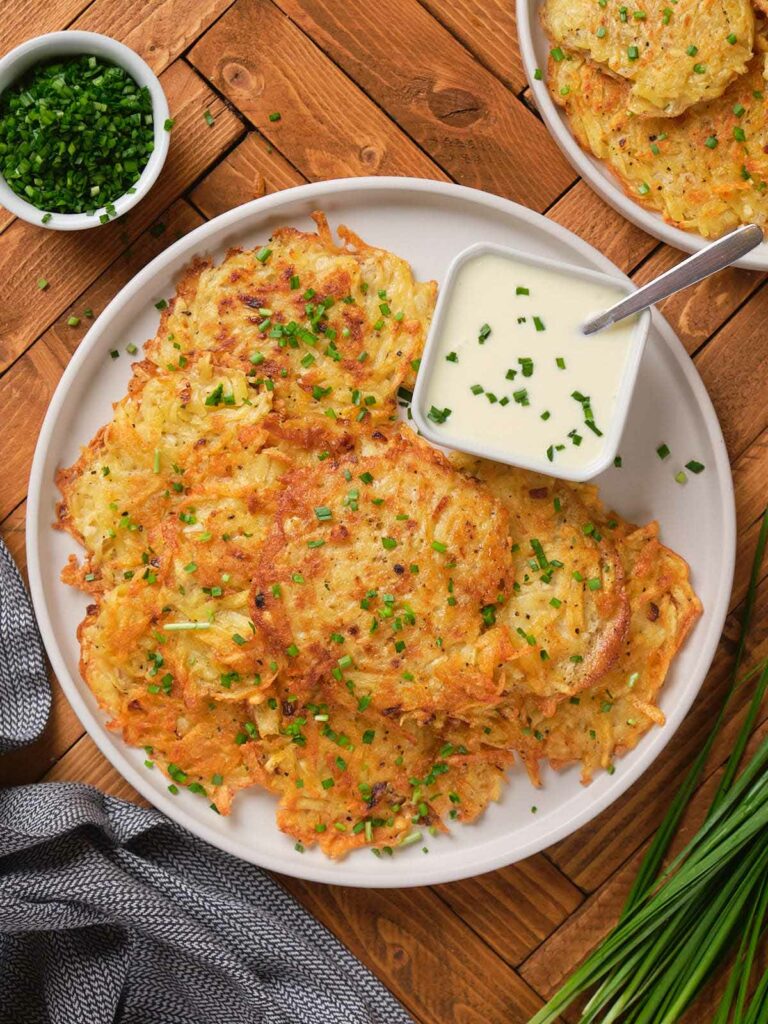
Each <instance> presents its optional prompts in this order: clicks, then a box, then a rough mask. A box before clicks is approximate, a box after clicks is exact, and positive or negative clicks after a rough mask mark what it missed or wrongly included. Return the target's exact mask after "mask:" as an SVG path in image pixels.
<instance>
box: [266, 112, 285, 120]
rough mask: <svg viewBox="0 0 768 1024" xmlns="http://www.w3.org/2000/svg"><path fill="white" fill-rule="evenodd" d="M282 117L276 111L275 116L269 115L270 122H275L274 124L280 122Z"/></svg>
mask: <svg viewBox="0 0 768 1024" xmlns="http://www.w3.org/2000/svg"><path fill="white" fill-rule="evenodd" d="M282 116H283V115H282V114H281V113H280V111H279V110H276V111H275V112H274V113H273V114H270V115H269V120H270V121H273V122H274V121H279V120H280V119H281V118H282Z"/></svg>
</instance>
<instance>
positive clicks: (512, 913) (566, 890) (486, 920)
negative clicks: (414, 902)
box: [434, 854, 584, 967]
mask: <svg viewBox="0 0 768 1024" xmlns="http://www.w3.org/2000/svg"><path fill="white" fill-rule="evenodd" d="M434 891H435V892H436V893H437V894H438V895H439V896H441V897H442V899H444V900H445V902H446V903H447V904H448V905H449V906H450V907H451V908H452V909H453V910H454V911H455V913H457V914H458V915H459V917H460V918H461V919H462V921H465V922H466V923H467V924H468V925H469V926H470V928H472V930H473V931H474V932H477V934H478V935H479V936H480V937H481V938H482V939H483V940H484V941H485V942H487V943H488V945H489V946H490V947H491V948H492V949H493V950H495V951H496V952H497V953H498V954H499V956H500V957H502V959H503V960H505V961H506V962H507V963H508V964H511V965H512V966H513V967H514V966H517V964H519V963H520V962H521V961H522V960H523V959H524V958H525V957H526V956H528V955H529V954H530V953H531V951H532V950H534V949H535V948H536V947H537V946H538V945H539V944H540V943H541V942H543V941H544V939H545V938H546V937H547V936H548V935H551V933H552V932H553V931H554V930H555V929H556V928H557V927H558V926H559V925H560V924H561V923H562V922H563V921H564V920H565V919H566V918H567V917H568V916H569V915H570V914H572V913H573V912H574V910H575V909H576V908H577V907H578V906H579V904H580V903H581V902H582V901H583V899H584V897H583V895H582V893H581V892H580V891H579V890H578V889H577V888H576V886H575V885H573V884H572V883H571V882H570V881H569V880H568V879H567V878H566V877H565V875H563V874H562V873H561V872H560V871H558V870H557V868H556V867H555V866H554V865H553V864H551V863H550V861H548V860H547V859H546V857H544V856H542V855H541V854H537V855H536V856H534V857H529V858H528V859H527V860H524V861H521V862H520V863H518V864H512V865H511V866H510V867H507V868H502V869H501V870H499V871H492V872H489V873H488V874H485V875H478V876H477V877H476V878H465V879H463V880H462V881H460V882H451V883H449V884H446V885H437V886H434Z"/></svg>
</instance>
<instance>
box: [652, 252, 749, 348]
mask: <svg viewBox="0 0 768 1024" xmlns="http://www.w3.org/2000/svg"><path fill="white" fill-rule="evenodd" d="M687 257H688V253H684V252H678V250H677V249H671V248H670V247H669V246H668V245H662V246H660V247H659V249H658V250H657V251H656V252H655V253H654V254H653V255H652V256H651V258H650V259H649V260H647V261H646V262H645V263H644V264H643V265H642V267H640V269H639V270H638V271H637V273H636V274H633V275H632V277H633V280H634V281H635V283H636V284H638V285H641V284H645V283H646V282H647V281H650V280H652V279H653V278H654V277H657V276H658V275H659V274H663V273H664V272H665V271H667V270H670V269H671V268H672V267H675V266H677V264H678V263H682V261H683V260H684V259H687ZM764 280H765V274H761V273H758V272H757V271H756V270H737V269H734V268H733V267H729V268H728V269H726V270H721V271H720V273H719V274H715V275H714V276H713V277H708V278H707V279H706V280H705V281H700V282H699V284H697V285H694V286H693V287H691V288H686V289H685V291H682V292H678V293H677V294H676V295H672V296H670V297H669V298H668V299H665V300H664V302H661V303H659V307H658V308H659V310H660V311H661V312H662V313H663V314H664V316H665V317H666V318H667V320H669V322H670V324H671V325H672V327H673V328H674V330H675V332H676V333H677V335H678V336H679V338H680V340H681V341H682V343H683V345H685V348H686V349H687V351H688V352H690V353H691V354H693V353H694V352H695V351H696V350H697V349H698V348H700V346H701V345H703V344H704V343H705V342H706V341H707V339H708V338H710V337H711V336H712V335H713V334H714V333H715V331H717V330H718V329H719V328H720V327H721V326H722V324H724V323H725V321H726V320H727V319H728V317H729V316H731V315H732V314H733V313H734V312H735V311H736V310H737V309H738V307H739V306H740V305H741V304H742V302H744V301H745V300H746V299H748V298H749V296H750V295H752V294H753V292H754V291H755V290H756V289H757V288H758V287H759V286H760V285H761V284H762V283H763V281H764Z"/></svg>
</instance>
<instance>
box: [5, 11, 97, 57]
mask: <svg viewBox="0 0 768 1024" xmlns="http://www.w3.org/2000/svg"><path fill="white" fill-rule="evenodd" d="M88 3H89V0H14V2H13V3H8V2H6V3H4V4H3V32H2V36H0V57H2V56H4V55H5V54H6V53H8V52H9V51H10V50H12V49H13V48H14V47H15V46H18V45H19V44H20V43H23V42H24V41H25V40H26V39H31V38H32V37H33V36H39V35H42V34H43V33H44V32H59V31H61V29H63V28H66V27H67V26H68V25H69V24H70V23H71V22H72V21H73V20H74V19H75V18H76V17H77V16H78V14H79V13H80V12H81V11H82V10H84V9H85V8H86V7H87V6H88Z"/></svg>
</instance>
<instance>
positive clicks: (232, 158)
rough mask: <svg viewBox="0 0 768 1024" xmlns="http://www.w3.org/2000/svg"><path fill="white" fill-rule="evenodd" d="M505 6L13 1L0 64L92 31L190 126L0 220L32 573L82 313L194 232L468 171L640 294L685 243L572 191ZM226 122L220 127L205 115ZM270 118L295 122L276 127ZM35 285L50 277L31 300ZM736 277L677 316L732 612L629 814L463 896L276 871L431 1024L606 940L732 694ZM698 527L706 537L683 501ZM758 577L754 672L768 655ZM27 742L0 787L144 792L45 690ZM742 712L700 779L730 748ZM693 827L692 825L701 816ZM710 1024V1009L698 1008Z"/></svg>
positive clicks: (749, 308) (708, 287) (757, 335)
mask: <svg viewBox="0 0 768 1024" xmlns="http://www.w3.org/2000/svg"><path fill="white" fill-rule="evenodd" d="M512 7H513V0H421V2H418V0H235V2H233V0H194V2H191V3H190V2H189V0H132V2H131V3H130V4H125V3H121V2H119V0H92V2H89V0H9V2H7V3H6V4H5V5H4V11H3V14H4V32H3V40H2V43H1V44H0V50H1V51H2V52H6V51H7V50H9V49H10V48H11V47H13V46H15V45H17V44H18V43H20V42H21V41H22V40H24V39H26V38H28V37H30V36H32V35H36V34H38V33H41V32H49V31H53V30H57V29H63V28H67V27H69V28H78V29H88V30H91V31H97V32H104V33H107V34H109V35H112V36H115V37H117V38H118V39H121V40H123V41H124V42H126V43H128V44H129V45H130V46H132V47H133V48H134V49H136V50H137V51H138V52H139V53H140V54H141V55H142V56H143V57H144V58H145V60H147V61H148V62H149V64H150V65H151V66H152V67H153V69H154V70H155V71H156V72H157V73H158V74H159V75H160V80H161V81H162V83H163V87H164V89H165V91H166V93H167V96H168V101H169V104H170V107H171V112H172V116H173V117H174V118H175V121H176V127H175V129H174V131H173V134H172V138H171V149H170V155H169V159H168V162H167V164H166V166H165V169H164V170H163V173H162V175H161V176H160V179H159V181H158V183H157V184H156V185H155V187H154V188H153V189H152V191H151V193H150V194H149V196H148V198H147V199H145V200H144V201H143V202H142V203H141V204H140V205H139V206H138V207H137V208H136V209H135V210H133V211H132V212H131V213H130V214H129V215H128V216H127V217H125V218H124V219H122V220H120V221H119V222H116V223H114V224H112V225H109V226H107V227H104V228H100V229H99V230H98V231H93V232H87V233H76V234H64V233H57V232H50V231H44V230H42V229H40V228H38V227H32V226H30V225H28V224H24V223H22V222H20V221H17V220H14V219H13V218H12V217H10V216H9V215H8V214H7V213H5V211H0V233H1V237H0V408H2V415H3V420H4V423H3V427H4V429H3V430H2V432H0V465H2V466H3V467H4V469H3V475H2V482H1V483H0V529H2V535H3V537H4V538H5V540H6V542H7V543H8V545H9V547H10V548H11V550H12V552H13V554H14V555H15V556H16V558H17V560H18V562H19V564H20V565H21V566H22V567H23V565H24V516H25V495H26V486H27V477H28V472H29V464H30V460H31V458H32V452H33V448H34V444H35V439H36V437H37V433H38V430H39V427H40V424H41V421H42V418H43V415H44V413H45V410H46V406H47V404H48V401H49V399H50V397H51V394H52V392H53V389H54V388H55V386H56V384H57V382H58V380H59V377H60V375H61V373H62V371H63V369H64V367H65V365H66V363H67V360H68V359H69V357H70V355H71V354H72V352H73V350H74V349H75V348H76V347H77V344H78V342H79V341H80V339H81V338H82V336H83V334H84V333H85V331H86V329H87V327H88V322H87V321H85V320H83V322H82V323H81V324H80V326H78V327H75V328H73V327H69V326H67V318H68V317H69V316H70V315H72V314H81V313H82V311H83V309H84V308H85V307H88V306H90V307H91V308H92V309H93V310H94V311H95V312H96V313H98V312H99V311H100V310H101V309H102V308H103V307H104V306H105V305H106V303H107V302H108V301H109V299H111V298H112V296H113V295H114V294H115V293H116V292H117V290H118V289H119V288H121V287H122V285H124V284H125V283H126V282H127V281H128V280H129V279H130V278H131V277H133V275H134V274H135V273H136V272H137V271H138V270H139V269H140V268H141V267H142V266H143V265H144V264H145V263H147V262H148V260H150V259H151V258H152V257H154V256H155V255H156V254H157V253H158V252H160V251H161V250H162V249H163V248H165V247H166V246H167V245H169V244H170V243H171V242H173V241H174V240H175V239H177V238H178V237H179V236H180V235H183V234H184V233H185V232H187V231H190V230H191V229H192V228H194V227H196V226H197V225H198V224H200V223H201V222H202V221H203V220H204V219H206V218H210V217H215V216H216V215H217V214H220V213H223V212H224V211H225V210H228V209H230V208H231V207H233V206H236V205H238V204H239V203H243V202H245V201H247V200H250V199H253V198H254V197H257V196H261V195H263V194H264V193H266V192H274V191H276V190H278V189H283V188H288V187H290V186H291V185H297V184H300V183H301V182H304V181H316V180H318V179H322V178H331V177H343V176H349V175H364V174H397V175H418V176H423V177H431V178H440V179H443V180H447V179H450V180H454V181H458V182H461V183H462V184H465V185H472V186H475V187H476V188H482V189H486V190H488V191H490V192H495V193H497V194H499V195H503V196H507V197H508V198H510V199H514V200H516V201H517V202H520V203H523V204H525V205H526V206H529V207H532V208H533V209H535V210H538V211H540V212H542V213H545V214H546V215H547V216H548V217H552V218H553V219H554V220H556V221H558V222H559V223H561V224H564V225H565V226H567V227H568V228H571V229H572V230H574V231H576V232H577V233H578V234H579V235H581V236H582V238H585V239H586V240H587V241H588V242H591V243H592V244H593V245H595V246H597V248H599V249H601V250H602V251H603V252H604V253H605V254H606V255H607V256H609V257H610V258H611V259H612V260H614V261H615V262H616V263H617V264H618V265H619V266H620V267H621V268H622V269H623V270H625V271H627V272H629V273H631V274H632V275H633V277H634V278H635V279H636V280H637V281H644V280H647V279H649V278H650V277H652V276H653V275H655V274H657V273H659V272H660V271H661V270H664V269H666V268H668V267H670V266H672V265H673V264H675V263H676V262H678V261H679V260H680V259H681V255H680V253H678V252H676V251H674V250H672V249H669V248H668V247H666V246H664V245H660V244H659V243H657V242H656V241H655V240H654V239H653V238H650V237H649V236H648V235H646V234H644V233H643V232H642V231H640V230H638V229H637V228H635V227H633V226H632V225H631V224H628V223H626V222H625V221H623V220H622V219H621V218H620V217H619V216H618V215H617V214H616V213H614V212H613V211H612V210H610V209H608V207H607V206H605V205H604V204H603V203H602V202H601V200H599V199H598V198H596V197H595V196H594V195H593V194H592V192H591V191H590V190H589V188H588V187H587V186H586V185H585V184H584V183H583V182H580V181H579V180H578V179H577V178H576V176H575V175H574V173H573V171H572V170H571V168H570V166H569V165H568V164H567V163H566V162H565V160H564V159H563V158H562V156H561V155H560V153H559V151H558V150H557V148H556V147H555V145H554V143H553V142H552V141H551V140H550V139H549V137H548V135H547V132H546V130H545V129H544V127H543V125H542V123H541V121H540V120H539V118H538V117H537V115H536V113H535V111H534V110H533V109H532V108H531V105H530V102H529V100H528V95H527V89H526V85H525V79H524V75H523V70H522V66H521V62H520V57H519V53H518V47H517V41H516V33H515V24H514V17H513V13H512ZM206 110H208V111H210V113H211V114H212V115H213V119H214V120H213V124H212V125H211V126H210V127H208V125H207V124H206V121H205V120H204V119H203V113H204V111H206ZM275 111H279V112H280V114H281V119H280V120H279V121H274V122H273V121H270V120H269V114H270V113H272V112H275ZM39 277H45V278H46V279H47V280H48V281H49V282H50V286H49V287H48V289H47V290H45V291H39V290H38V288H37V284H36V282H37V279H38V278H39ZM763 284H764V278H763V276H762V275H760V274H757V273H753V272H746V271H742V270H729V271H725V272H723V273H722V274H720V275H718V276H717V277H715V278H711V279H710V280H708V281H706V282H704V283H703V284H701V285H699V286H698V287H697V288H695V289H692V290H689V291H688V292H686V293H685V294H684V295H682V296H677V297H674V298H672V299H671V300H669V301H668V302H666V303H665V304H664V307H663V309H664V313H665V314H666V316H667V317H668V318H669V320H670V322H671V323H672V325H673V326H674V328H675V329H676V331H677V332H678V334H679V336H680V340H681V342H682V344H683V345H684V346H685V348H686V350H687V351H688V353H689V354H690V356H691V358H692V359H693V360H694V361H695V363H696V366H697V368H698V371H699V373H700V374H701V376H702V377H703V379H704V382H705V383H706V386H707V388H708V389H709V393H710V395H711V396H712V400H713V402H714V403H715V406H716V408H717V412H718V414H719V416H720V421H721V423H722V425H723V430H724V432H725V437H726V441H727V444H728V450H729V453H730V457H731V462H732V465H733V472H734V478H735V484H736V502H737V507H738V526H739V559H738V565H737V572H736V583H735V587H734V591H733V595H732V598H731V615H730V617H729V620H728V623H727V625H726V628H725V632H724V635H723V638H722V642H721V645H720V648H719V650H718V653H717V655H716V658H715V661H714V665H713V667H712V670H711V672H710V674H709V677H708V679H707V682H706V683H705V686H704V688H703V691H702V694H701V696H700V698H699V700H698V701H697V703H696V706H695V707H694V709H693V711H692V712H691V714H690V715H689V716H688V719H687V721H686V722H685V724H684V725H683V727H682V728H681V729H680V731H679V732H678V734H677V735H676V736H675V739H674V741H673V742H672V743H671V744H670V745H669V746H668V747H667V749H666V750H665V751H664V753H663V754H662V756H661V757H660V758H659V759H658V761H657V762H656V763H655V764H654V766H653V768H652V769H651V770H650V771H649V772H648V773H647V774H646V775H645V776H644V777H643V778H642V779H641V780H640V781H639V782H638V783H637V784H636V785H635V786H634V788H633V789H631V790H630V792H629V793H628V794H627V795H626V796H625V797H624V798H623V800H622V801H621V802H620V803H618V804H616V805H614V806H613V807H611V808H610V809H609V810H608V811H607V812H606V813H604V814H603V815H601V816H600V817H599V818H597V819H596V820H595V821H594V822H593V823H592V824H591V825H589V826H588V827H586V828H584V829H582V830H581V831H580V832H578V833H577V834H576V835H574V836H572V837H571V838H570V839H567V840H565V841H564V842H562V843H559V844H558V845H557V846H555V847H553V848H552V849H550V850H548V851H547V852H546V854H539V855H537V856H535V857H531V858H530V859H529V860H527V861H525V862H524V863H522V864H517V865H515V866H514V867H510V868H506V869H505V870H502V871H497V872H495V873H493V874H489V875H485V876H483V877H480V878H475V879H471V880H468V881H464V882H457V883H453V884H450V885H440V886H434V887H432V888H425V889H416V890H414V889H410V890H409V889H404V890H402V891H401V892H397V891H385V890H381V891H361V890H354V889H344V888H337V887H331V886H322V885H314V884H309V883H304V882H297V881H294V880H291V879H284V880H283V881H284V882H285V884H286V886H287V887H288V888H289V889H290V890H291V892H293V893H294V894H295V895H296V896H297V897H298V898H299V899H300V900H301V901H302V902H303V903H304V904H305V905H306V906H307V907H309V909H310V910H311V911H312V912H313V913H314V914H315V915H316V916H317V917H318V918H320V920H321V921H323V922H325V924H326V925H327V926H328V927H329V928H330V929H331V930H332V931H333V932H335V933H336V934H337V935H338V936H339V937H340V938H341V939H342V941H343V942H345V943H346V944H347V946H349V948H350V949H352V950H353V951H354V952H355V953H356V954H357V955H358V956H359V957H361V959H362V960H364V961H365V962H366V963H367V964H368V965H369V966H370V967H371V968H372V970H373V971H374V972H375V973H376V974H377V975H378V976H379V977H380V978H381V979H382V980H383V981H384V983H385V984H386V985H388V986H389V988H390V989H391V990H392V991H393V992H394V993H395V995H397V996H398V997H399V998H400V999H401V1000H402V1002H403V1003H404V1004H405V1005H406V1006H407V1007H408V1009H409V1010H410V1011H411V1012H412V1014H413V1015H414V1016H415V1017H416V1018H417V1019H418V1020H419V1021H422V1022H424V1024H449V1022H454V1021H455V1022H458V1024H518V1022H523V1021H525V1020H526V1019H527V1018H528V1017H529V1015H530V1014H531V1013H532V1012H533V1011H534V1010H535V1009H536V1008H537V1007H538V1006H540V1005H541V1002H542V997H545V996H547V995H548V994H550V993H551V992H552V991H553V990H554V988H555V987H556V986H557V984H558V983H559V982H560V981H561V980H562V979H563V978H564V976H565V975H566V973H567V972H568V971H569V969H570V968H572V967H573V966H574V965H575V964H576V963H577V962H578V961H579V960H580V958H581V957H582V956H583V955H584V954H585V953H586V952H587V951H588V950H589V949H590V948H591V947H592V945H593V944H594V943H595V942H596V941H597V940H598V939H599V937H600V936H601V935H602V934H604V932H605V931H606V930H607V929H608V927H609V926H610V925H611V923H612V922H613V920H614V919H615V916H616V914H617V912H618V908H619V906H620V903H621V900H622V896H623V893H624V892H625V891H626V889H627V886H628V883H629V881H630V879H631V877H632V874H633V871H634V868H635V866H636V864H637V860H638V857H639V855H640V853H641V852H642V849H643V847H644V845H645V843H646V841H647V839H648V837H649V836H650V834H651V833H652V831H653V829H654V827H655V825H656V824H657V823H658V821H659V819H660V817H661V815H662V813H663V811H664V809H665V807H666V806H667V803H668V800H669V796H670V790H671V787H672V786H673V785H674V781H675V779H676V778H677V777H678V776H679V773H680V772H681V770H682V769H683V768H684V767H685V766H686V765H687V764H688V763H689V762H690V760H691V759H692V757H693V754H694V752H695V751H696V750H697V749H698V748H699V746H700V744H701V742H702V738H703V736H704V735H705V733H706V731H707V729H708V728H709V725H710V723H711V720H712V717H713V713H714V710H715V709H716V708H717V707H718V705H719V701H720V700H721V697H722V694H723V692H724V689H725V686H726V682H727V676H728V671H729V667H730V662H731V655H732V650H733V643H734V635H735V632H736V628H737V623H738V616H739V614H740V604H741V603H742V602H743V599H744V595H745V591H746V584H747V575H748V570H749V561H750V558H751V553H752V549H753V546H754V539H755V535H756V521H757V518H758V516H759V514H760V512H761V511H762V507H763V505H764V504H765V501H766V480H767V479H768V400H767V397H768V395H767V384H768V329H766V326H765V324H766V319H767V318H768V289H766V288H765V287H763ZM691 512H692V519H691V529H693V530H695V528H696V520H695V509H693V508H692V510H691ZM767 605H768V581H766V580H763V584H762V586H761V587H760V590H759V597H758V602H757V609H756V615H755V623H756V626H755V629H754V630H753V636H752V641H751V644H750V658H751V659H753V660H754V659H755V658H756V657H758V656H763V655H765V654H766V653H768V614H766V606H767ZM54 693H55V697H54V708H53V714H52V716H51V721H50V723H49V726H48V728H47V730H46V733H45V735H44V737H43V738H42V739H41V740H40V741H39V742H38V743H37V744H35V746H34V747H32V748H29V749H27V750H24V751H20V752H19V753H17V754H15V755H11V756H8V757H5V758H3V759H2V760H0V784H3V783H5V784H8V783H11V784H17V783H23V782H32V781H37V780H40V779H47V780H53V779H76V780H81V781H86V782H90V783H93V784H94V785H96V786H98V787H100V788H101V789H103V790H105V791H107V792H109V793H114V794H117V795H119V796H122V797H128V798H133V799H138V797H137V795H136V794H135V793H134V792H133V791H132V790H131V788H130V787H129V786H128V785H127V783H125V782H124V781H123V780H122V779H121V778H120V776H119V775H118V774H117V773H116V772H115V771H114V770H113V769H112V767H111V766H110V765H109V764H108V763H107V761H105V760H104V758H103V757H102V756H101V754H100V753H99V752H98V751H97V749H96V747H95V746H94V744H93V743H92V742H91V740H90V739H89V738H88V737H87V736H85V735H84V734H83V729H82V727H81V725H80V723H79V721H78V720H77V718H76V717H75V715H74V713H73V712H72V711H71V709H70V708H69V706H68V704H67V702H66V700H65V699H64V697H63V695H62V693H61V690H60V689H59V687H58V685H57V684H56V683H54ZM733 732H734V722H733V721H732V722H731V723H730V725H729V728H728V729H727V730H726V733H725V734H724V736H723V737H722V739H721V742H720V743H719V744H718V745H717V748H716V750H715V753H714V756H713V758H712V762H711V765H710V768H709V771H710V772H712V771H715V770H716V768H717V766H718V764H720V763H721V762H722V760H723V758H724V755H725V753H726V751H727V749H728V744H729V741H730V739H731V738H732V736H733ZM694 816H695V815H694ZM695 1019H696V1020H698V1021H702V1020H705V1019H708V1014H706V1013H705V1012H703V1011H701V1010H700V1011H699V1013H698V1015H697V1016H696V1018H695Z"/></svg>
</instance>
